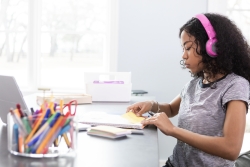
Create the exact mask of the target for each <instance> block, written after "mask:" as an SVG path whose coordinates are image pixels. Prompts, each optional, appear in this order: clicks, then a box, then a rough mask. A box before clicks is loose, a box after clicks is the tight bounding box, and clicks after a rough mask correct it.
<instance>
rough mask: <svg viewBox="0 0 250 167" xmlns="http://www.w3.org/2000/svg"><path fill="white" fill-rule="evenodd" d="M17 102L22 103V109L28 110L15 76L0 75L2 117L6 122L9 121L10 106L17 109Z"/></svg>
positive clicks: (0, 115)
mask: <svg viewBox="0 0 250 167" xmlns="http://www.w3.org/2000/svg"><path fill="white" fill-rule="evenodd" d="M16 104H20V105H21V108H22V110H26V111H28V107H27V105H26V103H25V101H24V99H23V95H22V93H21V91H20V89H19V87H18V85H17V82H16V80H15V78H14V77H13V76H4V75H0V118H1V119H2V121H3V122H4V123H7V114H8V113H9V111H10V108H13V109H15V108H16ZM0 122H1V120H0Z"/></svg>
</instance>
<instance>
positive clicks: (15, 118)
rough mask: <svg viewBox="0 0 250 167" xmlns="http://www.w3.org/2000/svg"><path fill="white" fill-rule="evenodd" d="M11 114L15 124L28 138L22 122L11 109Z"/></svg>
mask: <svg viewBox="0 0 250 167" xmlns="http://www.w3.org/2000/svg"><path fill="white" fill-rule="evenodd" d="M10 113H11V115H12V118H13V120H14V122H15V123H16V124H17V125H18V127H19V129H20V130H21V131H22V133H23V135H24V136H26V135H27V134H28V133H27V131H26V129H25V128H24V126H23V123H22V120H21V119H20V118H19V117H18V116H17V115H16V114H15V112H14V111H13V109H12V108H11V109H10Z"/></svg>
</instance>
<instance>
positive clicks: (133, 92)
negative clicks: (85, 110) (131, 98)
mask: <svg viewBox="0 0 250 167" xmlns="http://www.w3.org/2000/svg"><path fill="white" fill-rule="evenodd" d="M147 93H148V92H147V91H145V90H132V94H134V95H136V96H137V95H141V96H142V95H144V94H147Z"/></svg>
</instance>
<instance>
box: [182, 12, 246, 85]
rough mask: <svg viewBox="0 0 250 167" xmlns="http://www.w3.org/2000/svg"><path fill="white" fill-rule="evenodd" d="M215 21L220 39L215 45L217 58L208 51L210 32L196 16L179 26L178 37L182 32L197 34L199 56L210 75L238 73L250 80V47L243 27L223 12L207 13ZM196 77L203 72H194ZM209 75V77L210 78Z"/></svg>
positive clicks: (195, 35) (212, 21) (217, 36)
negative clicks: (207, 43)
mask: <svg viewBox="0 0 250 167" xmlns="http://www.w3.org/2000/svg"><path fill="white" fill-rule="evenodd" d="M204 15H205V16H206V17H207V18H208V19H209V21H210V23H211V24H212V26H213V28H214V30H215V32H216V38H217V42H216V44H215V47H216V53H217V55H218V57H216V58H212V57H210V56H209V55H208V54H207V52H206V42H207V40H208V35H207V33H206V31H205V29H204V27H203V26H202V24H201V22H200V21H199V20H198V19H197V18H192V19H190V20H189V21H188V22H187V23H186V24H184V25H183V26H182V27H181V28H180V32H179V37H180V36H181V33H182V31H185V32H187V33H188V34H189V35H191V36H194V38H195V41H194V42H195V43H196V44H197V46H198V45H199V46H200V52H199V51H198V50H197V49H196V52H197V54H198V55H201V56H202V63H203V64H204V66H205V69H204V70H205V71H206V72H208V74H209V76H210V77H214V76H215V75H216V74H219V73H221V74H230V73H232V72H233V73H235V74H237V75H240V76H242V77H244V78H245V79H247V80H248V81H249V82H250V46H249V45H248V43H247V41H246V39H245V38H244V36H243V35H242V33H241V31H240V29H239V28H238V27H237V26H236V25H235V24H234V23H233V22H232V21H231V20H229V19H228V18H227V17H225V16H222V15H220V14H214V13H205V14H204ZM193 76H194V77H204V74H203V71H200V72H198V73H197V74H193ZM210 77H209V78H210Z"/></svg>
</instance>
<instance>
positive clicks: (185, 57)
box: [182, 51, 188, 59]
mask: <svg viewBox="0 0 250 167" xmlns="http://www.w3.org/2000/svg"><path fill="white" fill-rule="evenodd" d="M187 58H188V56H187V53H186V52H185V51H184V52H183V53H182V59H187Z"/></svg>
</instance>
